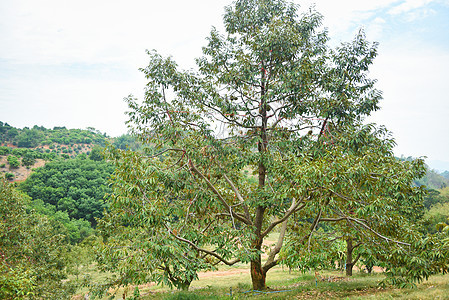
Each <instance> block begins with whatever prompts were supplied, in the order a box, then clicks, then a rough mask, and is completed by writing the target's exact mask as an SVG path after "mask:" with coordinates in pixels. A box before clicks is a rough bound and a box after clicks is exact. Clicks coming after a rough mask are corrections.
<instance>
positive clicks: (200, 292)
mask: <svg viewBox="0 0 449 300" xmlns="http://www.w3.org/2000/svg"><path fill="white" fill-rule="evenodd" d="M320 275H321V276H322V277H323V278H324V279H326V280H324V281H316V279H315V276H314V272H307V273H301V272H298V271H291V272H289V270H288V269H285V268H284V269H282V267H275V268H273V269H272V270H270V272H269V273H268V276H267V286H269V287H270V289H269V290H268V291H267V292H265V293H259V292H253V291H251V278H250V275H249V272H248V267H247V266H238V267H234V268H223V269H222V268H220V270H219V271H216V272H209V273H202V274H200V280H197V281H194V282H193V283H192V285H191V287H190V291H188V292H180V291H173V290H170V289H169V288H167V287H166V286H158V285H154V284H149V285H143V286H139V290H140V294H141V298H140V299H449V275H437V276H433V277H431V278H430V279H429V281H426V282H424V283H421V284H418V285H417V287H416V288H412V289H396V288H380V287H379V285H378V283H379V282H380V281H381V280H382V279H383V275H382V274H379V273H378V274H372V275H369V274H364V273H359V272H356V273H355V274H354V276H353V277H351V278H346V277H344V274H343V273H342V272H339V271H324V272H320ZM91 276H92V278H93V279H94V280H99V279H101V278H100V276H104V275H102V274H101V273H98V272H96V271H95V270H94V268H92V269H91ZM133 290H134V288H133V287H130V288H129V289H128V298H127V299H129V297H130V296H132V294H133ZM231 291H232V297H231ZM81 292H86V290H84V291H80V292H79V293H80V294H81ZM123 292H124V289H123V288H121V289H119V290H118V293H117V294H116V297H115V298H112V299H122V295H123ZM78 299H79V298H78ZM104 299H110V298H104Z"/></svg>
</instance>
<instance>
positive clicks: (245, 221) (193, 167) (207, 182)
mask: <svg viewBox="0 0 449 300" xmlns="http://www.w3.org/2000/svg"><path fill="white" fill-rule="evenodd" d="M189 167H190V170H192V171H193V172H194V173H196V174H197V175H198V176H199V177H200V178H201V179H203V180H204V181H205V182H206V184H207V186H208V187H209V189H211V190H212V192H213V193H214V194H215V195H217V197H218V200H219V201H220V202H221V204H223V206H224V207H225V208H226V210H227V211H230V212H232V214H233V215H234V216H235V218H236V219H237V220H239V221H240V222H243V223H245V224H247V225H252V223H251V222H250V221H249V220H247V219H246V218H245V217H243V216H242V215H241V214H237V213H235V212H233V211H232V207H231V206H229V204H228V203H227V202H226V200H225V199H224V198H223V196H222V195H221V194H220V192H219V191H218V190H217V189H216V188H215V186H214V185H213V184H212V183H211V182H210V181H209V179H207V177H206V176H204V175H203V174H202V173H201V172H200V171H199V170H198V169H197V168H196V167H195V165H194V164H193V162H192V160H190V159H189Z"/></svg>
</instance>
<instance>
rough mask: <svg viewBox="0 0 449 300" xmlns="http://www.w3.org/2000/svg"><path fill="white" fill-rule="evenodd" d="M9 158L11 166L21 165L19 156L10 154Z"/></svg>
mask: <svg viewBox="0 0 449 300" xmlns="http://www.w3.org/2000/svg"><path fill="white" fill-rule="evenodd" d="M7 160H8V163H9V167H10V168H18V167H19V166H20V161H19V159H18V158H17V156H14V155H9V156H8V158H7Z"/></svg>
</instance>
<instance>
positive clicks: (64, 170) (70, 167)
mask: <svg viewBox="0 0 449 300" xmlns="http://www.w3.org/2000/svg"><path fill="white" fill-rule="evenodd" d="M89 157H90V156H89ZM99 157H101V156H99V154H98V153H96V152H95V154H93V157H92V158H93V159H90V158H88V157H87V156H86V155H79V156H78V157H77V158H76V159H69V160H55V161H52V162H49V163H47V164H46V165H45V166H44V167H42V168H39V169H36V170H35V172H33V173H32V174H31V176H30V177H29V178H28V179H27V180H26V181H25V182H23V183H22V184H21V185H20V189H21V190H22V191H24V192H25V193H27V194H28V195H29V196H30V197H31V198H32V200H33V201H32V203H33V205H34V207H35V208H36V209H37V210H38V211H40V212H42V213H44V214H46V215H48V216H51V217H52V218H54V219H57V220H59V221H61V222H62V223H63V224H64V225H66V227H67V229H68V230H69V232H70V235H69V237H70V240H71V241H72V242H78V241H80V240H81V239H83V238H84V237H86V236H87V235H89V234H90V233H91V232H92V229H91V227H92V226H93V227H94V226H95V225H96V220H95V218H101V217H102V215H103V211H104V209H105V208H106V204H105V203H104V201H103V198H104V196H105V194H106V193H107V192H109V191H110V189H109V188H108V180H109V177H110V175H111V174H112V172H113V169H114V167H113V166H112V165H111V164H109V163H107V162H106V161H104V160H98V159H99Z"/></svg>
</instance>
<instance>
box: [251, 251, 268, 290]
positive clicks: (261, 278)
mask: <svg viewBox="0 0 449 300" xmlns="http://www.w3.org/2000/svg"><path fill="white" fill-rule="evenodd" d="M266 277H267V273H266V272H264V271H263V268H262V262H261V257H260V255H258V258H257V259H256V260H253V261H251V281H252V283H253V290H256V291H263V290H266V289H267V285H266V283H265V279H266Z"/></svg>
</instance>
